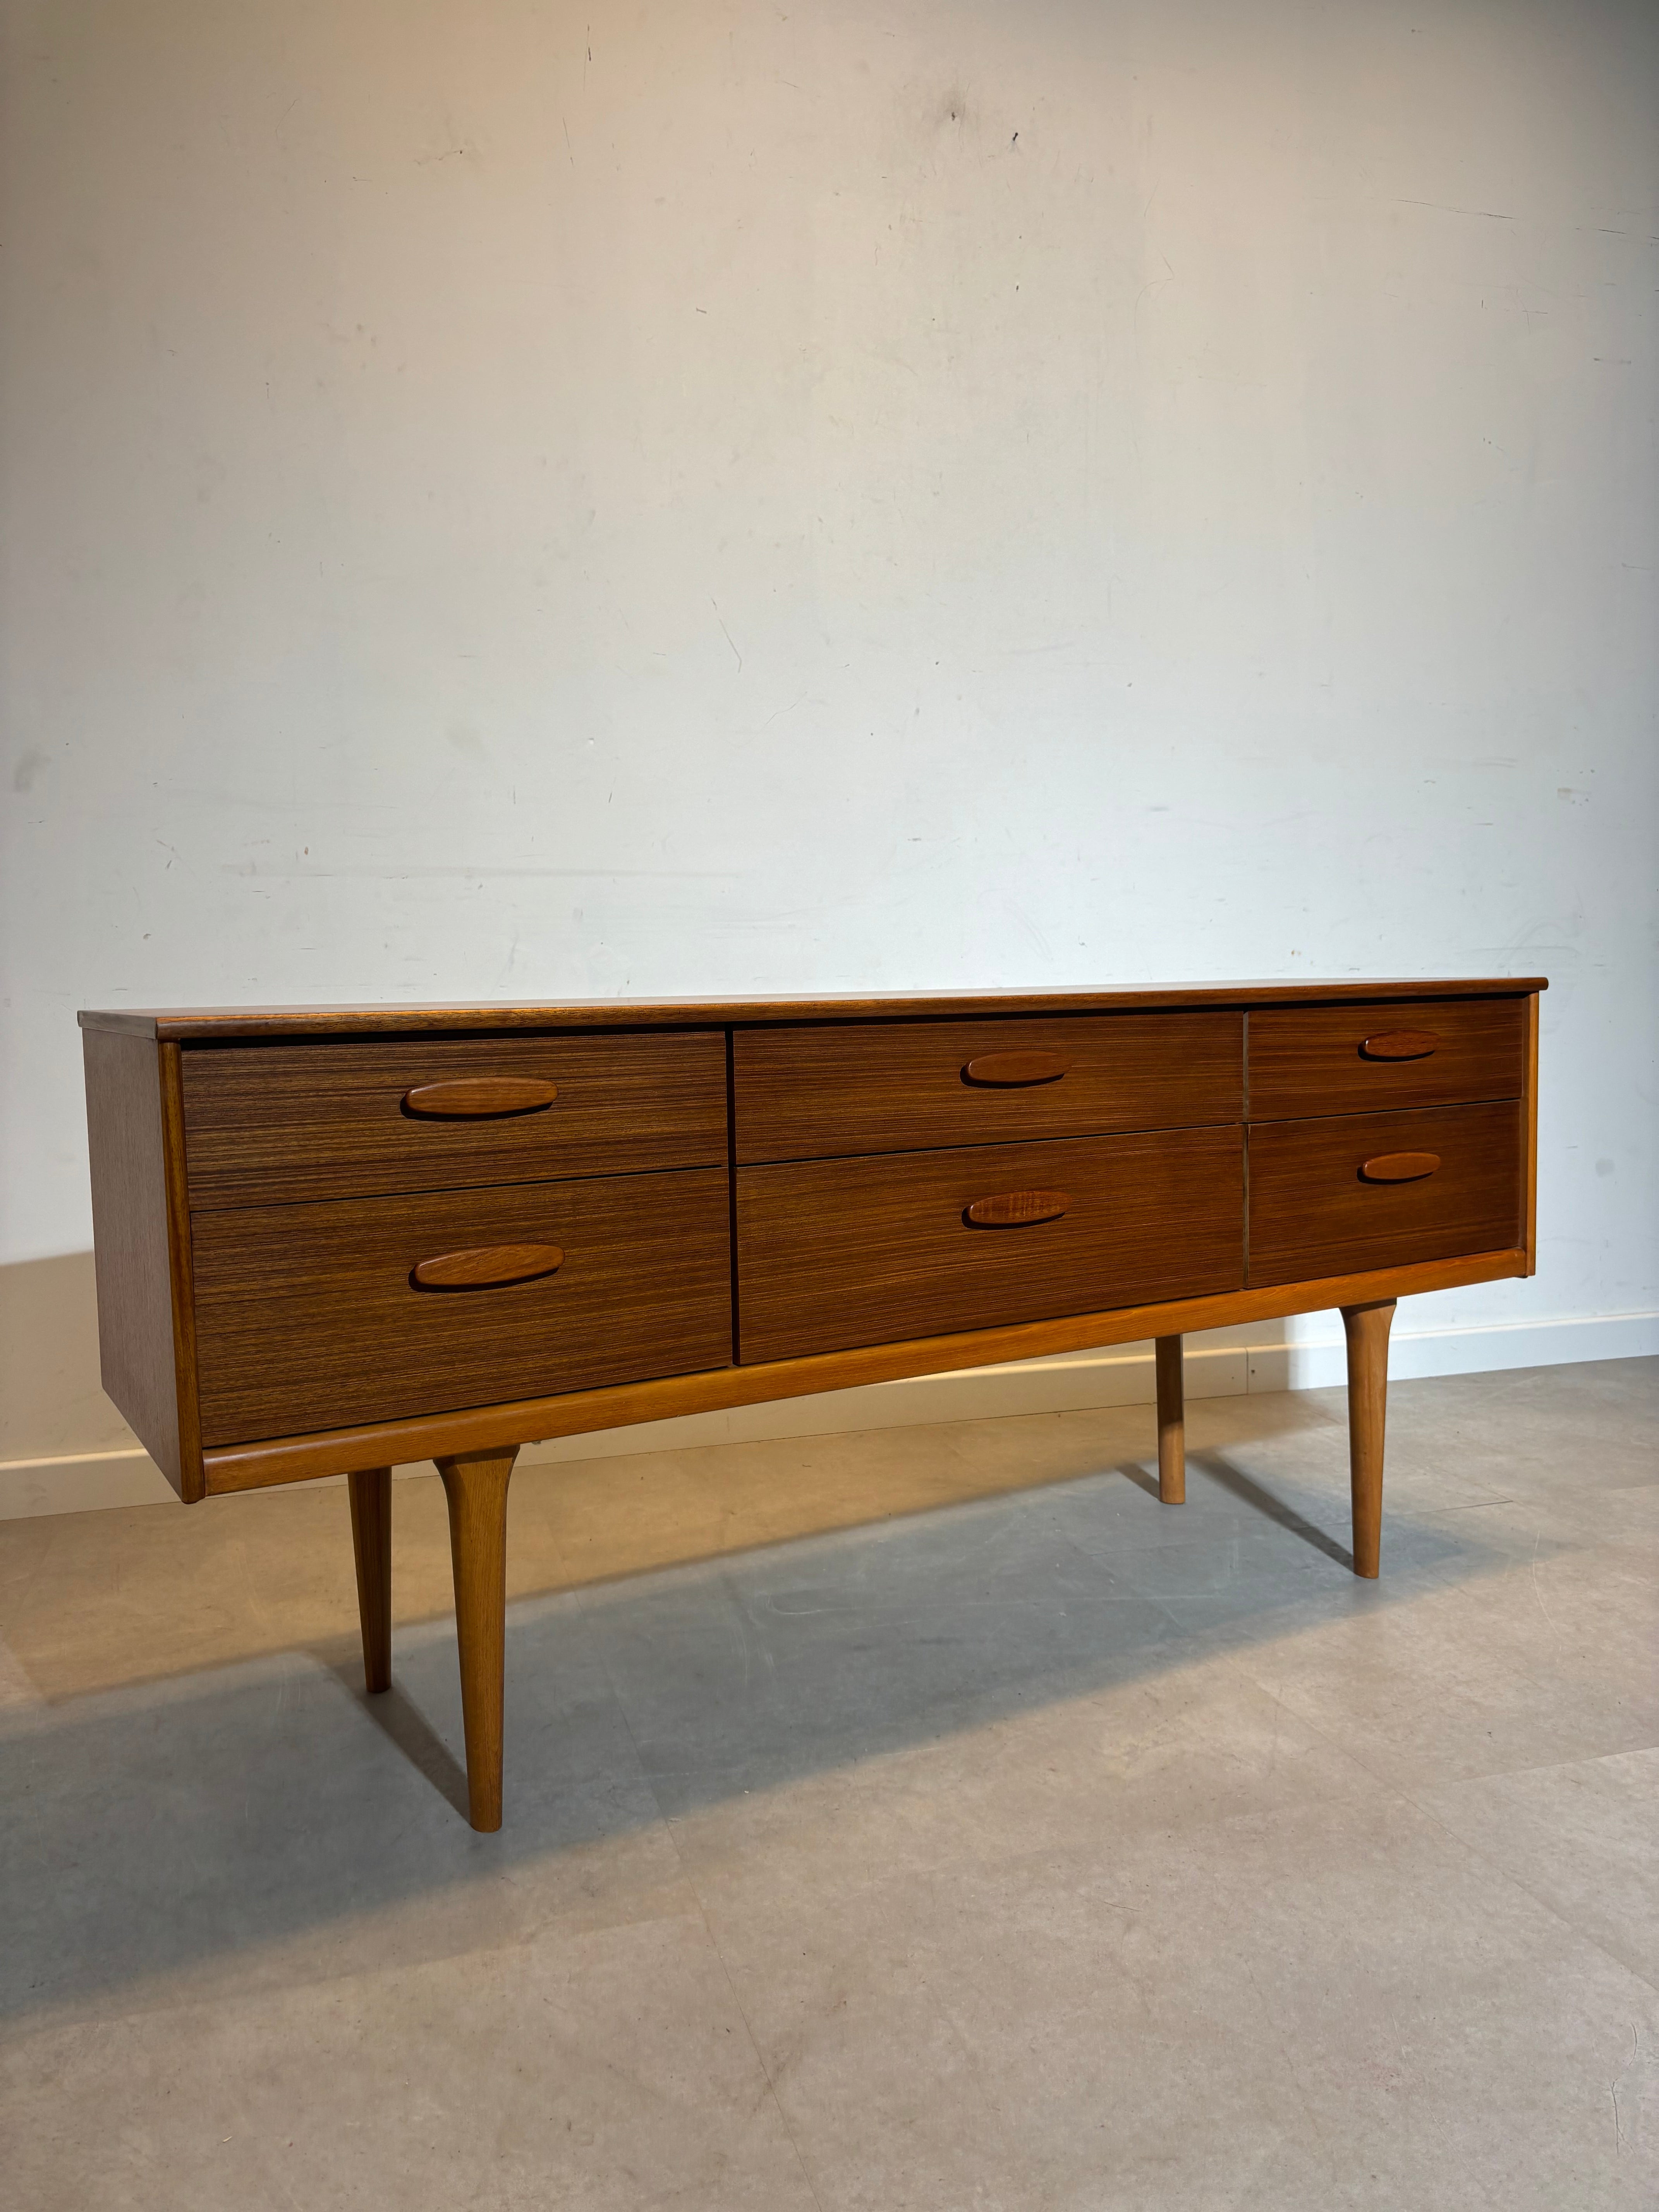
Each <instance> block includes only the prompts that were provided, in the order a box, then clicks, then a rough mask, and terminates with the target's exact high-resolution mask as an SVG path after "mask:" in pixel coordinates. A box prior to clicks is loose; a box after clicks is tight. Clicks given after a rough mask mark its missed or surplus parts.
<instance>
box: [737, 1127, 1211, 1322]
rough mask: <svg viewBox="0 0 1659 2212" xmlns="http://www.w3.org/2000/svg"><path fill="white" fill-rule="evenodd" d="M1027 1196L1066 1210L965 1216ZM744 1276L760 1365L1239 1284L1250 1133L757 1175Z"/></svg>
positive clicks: (927, 1156)
mask: <svg viewBox="0 0 1659 2212" xmlns="http://www.w3.org/2000/svg"><path fill="white" fill-rule="evenodd" d="M1016 1196H1023V1197H1025V1198H1027V1199H1039V1200H1045V1201H1048V1202H1050V1203H1051V1202H1052V1201H1053V1200H1055V1199H1060V1200H1063V1201H1064V1204H1065V1211H1064V1212H1061V1213H1059V1214H1057V1215H1054V1218H1047V1219H1030V1218H1028V1219H1026V1220H1024V1221H1023V1222H1019V1223H1017V1224H1015V1225H1007V1226H997V1225H985V1226H979V1225H974V1224H973V1223H970V1222H969V1219H968V1218H967V1216H968V1210H969V1207H975V1206H981V1207H982V1206H983V1202H984V1201H987V1200H992V1201H994V1200H1004V1199H1007V1198H1010V1197H1016ZM1014 1210H1015V1211H1018V1208H1015V1209H1014ZM1028 1211H1032V1212H1041V1211H1042V1206H1032V1207H1030V1208H1029V1209H1028ZM1242 1283H1243V1133H1242V1132H1241V1131H1240V1130H1238V1129H1237V1128H1219V1129H1183V1130H1172V1131H1167V1132H1164V1133H1159V1134H1157V1135H1150V1136H1135V1137H1110V1138H1097V1137H1089V1138H1077V1139H1072V1140H1070V1141H1069V1142H1063V1143H1057V1144H1041V1145H998V1146H975V1147H972V1148H965V1149H963V1150H951V1151H948V1152H906V1153H903V1154H902V1155H898V1156H886V1157H878V1158H869V1159H842V1160H817V1161H803V1162H798V1163H793V1164H786V1165H779V1166H765V1167H746V1168H741V1169H739V1170H738V1284H739V1286H740V1291H739V1314H738V1328H739V1339H740V1349H741V1353H742V1357H743V1358H744V1361H745V1362H751V1361H756V1360H766V1359H786V1358H793V1357H795V1356H797V1355H799V1354H803V1353H807V1352H835V1351H840V1350H842V1349H845V1348H846V1347H847V1346H851V1345H859V1344H876V1343H880V1342H883V1341H884V1340H889V1339H893V1338H905V1337H915V1336H938V1335H943V1334H949V1333H951V1332H952V1331H954V1330H957V1329H969V1328H993V1327H994V1326H996V1325H997V1324H999V1323H1000V1322H1016V1321H1036V1320H1041V1319H1043V1318H1045V1317H1047V1316H1052V1315H1056V1314H1066V1313H1086V1312H1090V1311H1091V1310H1096V1309H1097V1308H1105V1307H1108V1306H1120V1305H1134V1304H1141V1303H1143V1302H1145V1301H1146V1300H1150V1299H1154V1298H1164V1297H1181V1296H1185V1295H1187V1294H1188V1293H1191V1294H1193V1295H1195V1296H1196V1295H1199V1294H1201V1293H1204V1292H1206V1291H1227V1290H1237V1289H1238V1288H1239V1287H1240V1286H1241V1285H1242Z"/></svg>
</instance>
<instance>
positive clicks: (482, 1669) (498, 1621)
mask: <svg viewBox="0 0 1659 2212" xmlns="http://www.w3.org/2000/svg"><path fill="white" fill-rule="evenodd" d="M517 1457H518V1452H517V1449H513V1450H512V1451H506V1452H466V1453H463V1454H460V1455H458V1456H457V1457H456V1458H454V1459H441V1460H440V1461H439V1462H438V1472H439V1474H441V1475H442V1477H443V1479H444V1491H445V1494H446V1495H447V1498H448V1499H449V1552H450V1557H451V1559H452V1560H453V1563H454V1568H455V1635H456V1641H457V1642H458V1643H459V1645H460V1651H461V1720H462V1723H463V1725H464V1727H465V1731H466V1795H467V1803H468V1807H469V1811H470V1817H471V1822H472V1825H473V1826H474V1827H475V1828H481V1829H483V1831H484V1832H486V1833H489V1832H491V1831H493V1830H495V1829H496V1828H499V1827H500V1826H501V1705H502V1698H503V1693H504V1691H505V1688H506V1669H507V1481H508V1479H509V1477H510V1476H511V1475H512V1473H513V1461H514V1460H515V1459H516V1458H517Z"/></svg>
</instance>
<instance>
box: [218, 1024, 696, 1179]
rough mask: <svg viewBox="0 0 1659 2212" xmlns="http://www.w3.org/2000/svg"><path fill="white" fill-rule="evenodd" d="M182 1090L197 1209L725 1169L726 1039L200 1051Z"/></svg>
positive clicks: (557, 1039)
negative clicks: (662, 1171) (654, 1171)
mask: <svg viewBox="0 0 1659 2212" xmlns="http://www.w3.org/2000/svg"><path fill="white" fill-rule="evenodd" d="M183 1079H184V1100H185V1149H186V1158H187V1163H188V1172H189V1178H190V1202H191V1206H192V1207H199V1206H257V1205H262V1204H265V1203H267V1202H275V1201H286V1200H297V1199H310V1198H370V1197H373V1196H374V1195H375V1194H377V1193H380V1192H383V1191H405V1190H407V1191H416V1190H455V1189H459V1188H462V1187H464V1186H466V1185H471V1184H477V1183H492V1182H533V1181H540V1180H542V1179H544V1178H549V1177H553V1176H599V1175H623V1174H628V1173H630V1172H633V1171H635V1170H649V1169H657V1168H687V1167H703V1166H710V1167H712V1166H714V1165H715V1164H718V1163H720V1162H721V1161H723V1160H724V1159H725V1158H726V1039H725V1036H724V1034H723V1033H722V1032H721V1031H720V1030H693V1031H687V1032H675V1031H672V1030H670V1031H666V1032H663V1033H660V1034H656V1035H649V1034H641V1035H637V1036H540V1037H534V1036H532V1037H516V1036H513V1037H509V1036H501V1037H447V1038H434V1039H432V1040H431V1041H429V1042H418V1041H416V1042H408V1043H398V1042H393V1043H386V1042H378V1041H377V1042H333V1041H332V1040H328V1039H324V1040H319V1041H318V1042H306V1043H301V1044H275V1045H252V1046H246V1047H240V1046H236V1047H203V1048H197V1049H196V1050H194V1051H190V1052H186V1053H185V1055H184V1063H183ZM458 1086H465V1088H464V1089H463V1088H459V1087H458ZM482 1086H493V1090H491V1089H489V1088H485V1087H482ZM411 1092H414V1093H417V1094H421V1095H419V1096H417V1097H416V1099H415V1101H414V1103H413V1105H412V1106H411V1105H410V1103H408V1102H409V1099H410V1093H411ZM549 1092H550V1093H551V1094H552V1095H551V1097H549V1098H548V1099H547V1103H538V1100H539V1099H541V1098H542V1097H544V1096H545V1095H546V1094H547V1093H549ZM492 1098H493V1100H494V1110H491V1109H492ZM477 1109H484V1110H477Z"/></svg>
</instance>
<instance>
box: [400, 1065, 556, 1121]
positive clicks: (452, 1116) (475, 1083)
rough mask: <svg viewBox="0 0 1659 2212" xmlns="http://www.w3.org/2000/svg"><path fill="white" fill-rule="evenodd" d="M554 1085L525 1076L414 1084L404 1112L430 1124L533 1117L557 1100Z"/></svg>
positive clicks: (406, 1100)
mask: <svg viewBox="0 0 1659 2212" xmlns="http://www.w3.org/2000/svg"><path fill="white" fill-rule="evenodd" d="M558 1095H559V1091H558V1085H556V1084H553V1083H542V1082H538V1080H537V1079H536V1078H535V1077H533V1076H529V1075H463V1076H459V1077H458V1078H457V1079H455V1081H453V1083H418V1084H416V1086H415V1088H414V1090H413V1091H404V1112H405V1113H408V1114H418V1115H421V1117H422V1119H423V1120H426V1121H472V1120H474V1119H476V1118H478V1117H482V1116H483V1115H489V1114H536V1113H539V1112H540V1110H541V1109H542V1108H543V1107H544V1106H550V1105H551V1104H552V1103H553V1101H554V1100H555V1099H556V1097H558Z"/></svg>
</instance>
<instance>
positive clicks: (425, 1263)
mask: <svg viewBox="0 0 1659 2212" xmlns="http://www.w3.org/2000/svg"><path fill="white" fill-rule="evenodd" d="M563 1265H564V1254H563V1252H562V1250H561V1249H559V1247H558V1246H557V1245H556V1244H480V1245H477V1246H475V1247H474V1248H473V1249H472V1250H471V1251H470V1252H441V1253H440V1254H439V1255H438V1256H437V1258H436V1259H435V1260H422V1261H418V1262H417V1263H416V1266H415V1267H412V1268H411V1269H410V1276H409V1279H410V1282H411V1283H413V1284H414V1285H415V1287H416V1289H417V1290H422V1291H486V1290H489V1289H491V1288H499V1287H500V1286H501V1285H502V1284H505V1283H533V1282H534V1281H535V1279H536V1278H537V1276H538V1275H550V1274H551V1273H553V1271H554V1269H555V1268H556V1267H562V1266H563Z"/></svg>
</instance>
